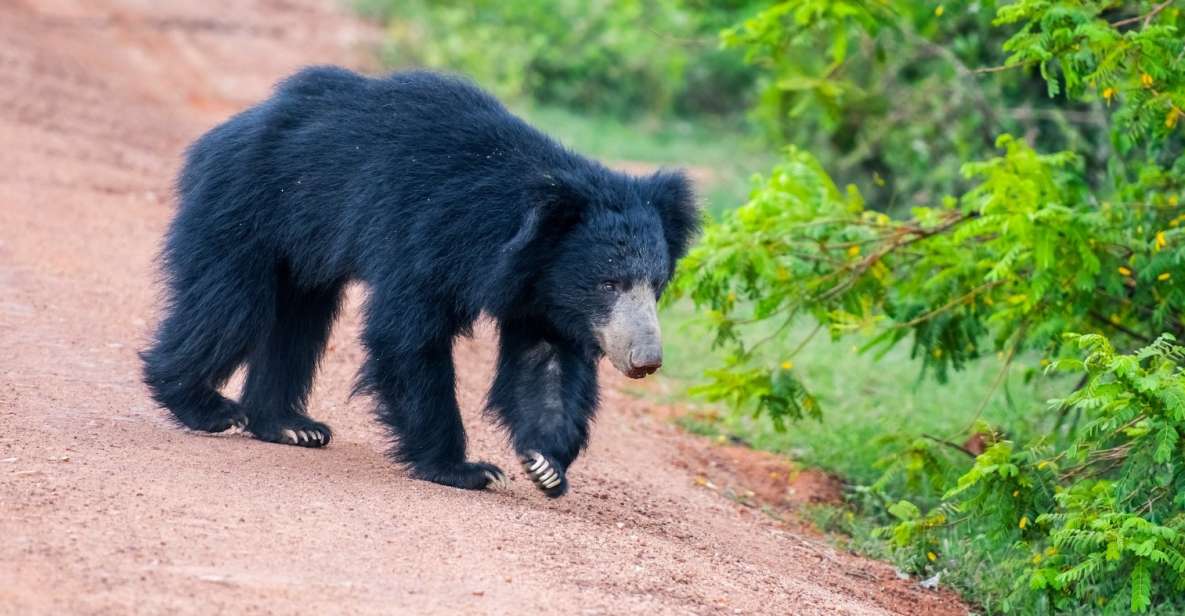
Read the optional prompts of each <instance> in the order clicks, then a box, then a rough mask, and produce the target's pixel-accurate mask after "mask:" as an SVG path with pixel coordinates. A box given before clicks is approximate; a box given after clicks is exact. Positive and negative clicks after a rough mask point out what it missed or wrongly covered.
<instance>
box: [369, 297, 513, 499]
mask: <svg viewBox="0 0 1185 616" xmlns="http://www.w3.org/2000/svg"><path fill="white" fill-rule="evenodd" d="M408 306H410V303H409V302H403V303H401V304H393V303H380V302H378V301H375V300H372V302H371V305H370V307H369V308H370V315H374V316H371V318H369V319H368V321H367V327H366V332H365V334H364V336H363V342H364V343H365V345H366V348H367V360H366V364H365V367H364V368H363V372H362V379H361V381H360V383H359V387H358V390H359V391H361V392H366V393H370V394H373V395H374V396H375V397H376V398H377V399H378V400H377V401H378V408H377V411H378V415H379V418H380V419H381V420H382V421H383V423H385V424H387V426H388V427H389V428H390V430H391V436H392V437H393V438H394V446H393V447H392V449H391V454H392V457H394V458H395V460H396V461H397V462H400V463H402V464H404V465H406V466H407V468H408V469H409V470H410V471H411V474H412V475H413V476H414V477H416V478H417V479H424V480H427V481H432V482H435V483H439V484H443V485H447V486H453V487H457V488H464V489H467V490H480V489H483V488H486V487H488V486H489V485H490V484H497V483H502V482H504V481H505V479H506V477H505V475H504V474H503V472H502V471H501V470H500V469H499V468H498V467H496V466H494V465H493V464H489V463H486V462H479V461H475V462H470V461H468V460H466V457H465V428H464V426H463V425H462V424H461V411H460V409H459V408H458V406H457V397H456V377H455V369H454V367H453V357H452V334H453V331H452V329H451V328H449V327H447V325H448V324H447V323H437V322H433V321H430V320H428V319H427V318H426V317H425V315H430V314H433V313H432V312H430V311H426V310H421V311H415V310H409V309H408ZM400 308H403V309H402V310H400ZM417 317H419V318H418V320H417ZM425 332H436V333H438V335H437V336H436V337H434V338H425V337H424V333H425Z"/></svg>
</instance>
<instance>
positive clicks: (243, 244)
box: [142, 67, 698, 497]
mask: <svg viewBox="0 0 1185 616" xmlns="http://www.w3.org/2000/svg"><path fill="white" fill-rule="evenodd" d="M177 193H178V200H179V206H178V211H177V213H176V216H175V218H174V219H173V221H172V223H171V225H170V227H169V230H168V233H167V236H166V238H165V245H164V249H163V251H162V257H161V258H162V261H163V271H164V278H165V280H166V282H167V286H168V303H167V306H166V309H165V313H164V315H163V318H162V320H161V322H160V324H159V326H158V330H157V332H156V335H155V337H154V339H153V342H152V344H151V346H150V348H148V349H147V350H145V351H144V352H143V353H142V359H143V362H144V381H145V383H146V384H147V386H148V388H149V389H150V390H151V393H152V396H153V398H154V399H155V401H156V402H157V403H159V404H160V405H161V406H163V407H165V408H167V409H168V410H169V411H171V412H172V414H173V415H174V416H175V417H176V420H177V421H178V422H180V423H181V424H183V425H184V426H186V427H188V428H190V429H193V430H202V431H206V432H220V431H224V430H227V429H228V428H231V427H240V428H243V429H245V430H246V431H248V432H250V433H251V434H252V435H254V436H255V437H257V438H259V439H261V440H264V441H269V442H274V443H286V444H289V445H298V446H302V447H323V446H325V445H327V444H328V443H329V440H330V436H331V432H330V429H329V427H328V426H326V425H325V424H323V423H321V422H318V421H315V420H314V419H312V418H311V417H309V415H308V414H307V413H306V408H305V405H306V400H307V398H308V394H309V389H310V386H311V383H312V379H313V375H314V372H315V371H316V368H317V364H318V362H319V360H320V357H321V355H322V352H323V351H324V348H325V344H326V340H327V338H328V336H329V331H330V327H331V325H332V323H333V321H334V318H335V317H336V316H337V314H338V310H339V307H340V305H341V298H342V290H343V287H345V285H346V284H347V283H348V282H350V281H353V280H357V281H360V282H362V283H363V284H364V285H365V286H366V287H367V289H368V294H367V300H366V304H365V315H364V318H365V325H364V332H363V334H362V341H363V344H364V347H365V350H366V360H365V364H364V366H363V368H362V370H361V372H360V376H359V381H358V384H357V386H356V389H355V391H356V392H363V393H366V394H369V395H371V396H373V397H374V398H375V400H376V402H377V414H378V417H379V419H380V420H381V421H382V422H383V423H385V424H387V425H388V426H389V427H390V432H391V436H392V437H393V447H392V450H391V455H392V457H393V458H394V459H395V460H396V461H397V462H399V463H402V464H404V465H406V467H407V468H408V469H409V471H410V472H411V474H412V475H413V476H415V477H417V478H420V479H425V480H428V481H434V482H436V483H440V484H444V485H449V486H456V487H459V488H467V489H482V488H485V487H487V486H488V485H489V484H490V483H491V482H502V481H504V480H505V475H503V473H502V471H501V470H499V469H498V467H496V466H494V465H492V464H488V463H485V462H472V461H468V460H467V459H466V455H465V431H464V428H463V427H462V425H461V414H460V412H459V410H458V408H457V400H456V393H455V382H454V377H455V369H454V367H453V361H452V349H453V340H454V339H455V338H456V337H457V336H458V335H468V334H469V333H470V331H471V327H472V325H473V323H474V321H475V320H476V319H477V318H478V317H479V315H480V314H481V313H482V312H484V313H486V314H487V315H489V316H490V317H491V318H493V319H494V320H495V321H496V322H497V326H498V331H499V335H500V343H499V357H498V364H497V376H496V377H495V379H494V382H493V385H492V387H491V390H490V392H489V395H488V407H487V413H488V414H489V415H490V416H492V417H493V418H494V419H495V420H496V421H497V422H498V423H500V424H501V425H502V426H504V427H505V429H506V430H507V431H508V432H509V434H510V438H511V441H512V444H513V446H514V449H515V451H516V452H517V454H518V456H519V459H520V461H521V463H522V465H523V467H524V469H525V470H526V472H527V474H528V476H529V477H530V478H531V480H532V481H533V482H534V483H535V485H536V486H537V487H538V488H539V489H540V490H542V491H543V492H544V493H545V494H547V495H548V496H552V497H556V496H560V495H562V494H564V493H565V491H566V490H567V488H568V482H567V479H566V477H565V471H566V470H567V469H568V467H569V466H570V465H571V464H572V462H573V461H574V460H575V459H576V456H577V455H578V454H579V453H580V451H581V450H582V449H583V448H584V446H585V444H586V443H587V440H588V433H589V422H590V421H591V420H592V418H593V413H594V411H595V410H596V406H597V397H598V395H597V371H596V365H597V361H598V359H599V358H600V357H601V356H608V358H609V360H610V362H612V364H613V366H614V367H616V368H617V369H618V370H620V371H621V372H623V373H625V374H626V375H628V376H630V377H633V378H642V377H644V376H646V375H648V374H651V373H653V372H654V371H655V370H657V369H658V367H659V366H660V365H661V363H662V348H661V341H660V338H659V326H658V320H657V317H656V314H655V302H656V300H657V299H658V297H659V296H660V295H661V294H662V291H663V287H664V286H665V285H666V284H667V282H668V280H670V278H671V275H672V273H673V271H674V268H675V262H676V261H677V260H678V259H679V258H680V257H681V256H682V255H683V254H684V253H685V252H686V251H687V248H688V243H689V242H690V241H691V240H692V238H693V236H694V235H695V233H696V231H697V223H698V213H697V210H696V207H695V205H694V198H693V195H692V190H691V187H690V185H689V182H688V180H687V178H686V177H685V176H684V175H683V174H682V173H679V172H659V173H656V174H654V175H650V176H645V177H635V176H630V175H626V174H622V173H618V172H615V171H611V170H610V169H608V168H606V167H604V166H603V165H601V164H599V163H597V162H595V161H592V160H589V159H587V158H583V157H581V156H579V155H577V154H575V153H573V152H571V151H568V150H567V149H565V148H564V147H562V146H561V145H559V144H558V143H557V142H555V141H553V140H552V139H550V138H548V137H547V136H545V135H543V134H542V133H540V132H539V131H537V130H535V129H534V128H532V127H531V126H528V125H527V124H526V123H525V122H523V121H522V120H520V119H519V118H517V117H515V116H514V115H512V114H511V113H510V112H508V111H507V110H506V108H504V107H503V106H502V105H501V104H500V103H499V102H498V101H497V100H496V99H494V98H493V97H492V96H491V95H489V94H487V93H486V92H484V91H482V90H480V89H479V88H477V87H476V86H474V85H472V84H470V83H469V82H467V81H465V80H463V79H461V78H457V77H449V76H443V75H440V74H435V73H431V72H424V71H414V72H400V73H395V74H392V75H389V76H386V77H382V78H369V77H365V76H362V75H359V74H356V73H353V72H350V71H347V70H345V69H340V68H335V67H317V68H310V69H305V70H303V71H301V72H299V73H297V74H296V75H294V76H292V77H289V78H288V79H286V80H284V81H282V82H281V83H280V84H279V85H278V86H277V88H276V91H275V93H274V95H273V96H272V97H271V98H269V99H267V100H265V101H264V102H262V103H260V104H258V105H257V106H255V107H252V108H250V109H248V110H246V111H244V112H242V113H240V114H238V115H237V116H234V117H233V118H231V119H230V120H228V121H227V122H225V123H224V124H222V125H220V126H217V127H215V128H214V129H212V130H211V131H210V132H208V133H206V134H205V135H204V136H202V137H201V138H199V139H198V140H197V141H196V142H195V143H193V145H191V146H190V147H189V149H188V151H187V154H186V160H185V163H184V166H183V168H182V170H181V173H180V176H179V178H178V181H177ZM244 363H245V364H246V366H247V376H246V382H245V384H244V386H243V392H242V396H241V399H240V400H239V401H238V402H235V401H232V400H229V399H227V398H225V397H223V396H222V395H221V394H220V393H219V389H220V388H221V387H222V386H223V385H224V384H225V383H226V381H227V379H228V378H229V377H230V375H231V374H232V373H233V372H234V371H235V370H236V369H237V368H238V367H239V366H240V365H241V364H244Z"/></svg>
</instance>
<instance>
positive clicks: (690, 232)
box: [648, 170, 700, 270]
mask: <svg viewBox="0 0 1185 616" xmlns="http://www.w3.org/2000/svg"><path fill="white" fill-rule="evenodd" d="M648 179H649V183H650V191H649V192H650V203H651V205H653V206H654V208H655V209H657V210H658V217H659V220H661V221H662V232H663V235H664V236H665V237H666V240H667V251H668V254H669V255H670V259H671V269H672V270H673V269H674V267H675V262H677V261H678V260H679V259H682V258H683V255H685V254H687V249H688V247H689V246H690V245H691V241H692V240H693V239H695V236H696V235H697V234H699V230H700V211H699V208H697V207H696V205H695V190H694V189H692V187H691V180H689V179H688V178H687V174H685V173H683V172H682V171H666V170H664V171H659V172H658V173H655V174H654V175H652V176H650V178H648Z"/></svg>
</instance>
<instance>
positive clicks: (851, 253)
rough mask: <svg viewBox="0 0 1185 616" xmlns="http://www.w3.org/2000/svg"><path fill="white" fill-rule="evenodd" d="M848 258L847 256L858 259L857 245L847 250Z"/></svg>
mask: <svg viewBox="0 0 1185 616" xmlns="http://www.w3.org/2000/svg"><path fill="white" fill-rule="evenodd" d="M848 256H849V257H858V256H860V245H859V244H857V245H855V246H852V247H851V248H849V249H848Z"/></svg>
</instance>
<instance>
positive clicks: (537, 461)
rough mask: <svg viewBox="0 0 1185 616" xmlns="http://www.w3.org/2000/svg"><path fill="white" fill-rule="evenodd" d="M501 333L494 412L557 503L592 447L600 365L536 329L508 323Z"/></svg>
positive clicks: (529, 471) (537, 480) (529, 473)
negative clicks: (573, 466)
mask: <svg viewBox="0 0 1185 616" xmlns="http://www.w3.org/2000/svg"><path fill="white" fill-rule="evenodd" d="M500 331H501V342H500V344H499V356H498V374H497V376H496V377H495V379H494V384H493V387H492V388H491V389H490V395H489V410H490V412H492V413H494V414H495V416H496V418H497V419H498V421H499V422H500V423H501V424H502V425H504V426H506V428H507V429H508V430H509V432H510V437H511V441H512V443H513V445H514V449H515V451H516V452H517V453H518V455H519V459H520V461H521V462H522V464H523V470H525V471H526V473H527V476H528V477H530V479H531V481H532V482H534V483H535V486H536V487H538V488H539V489H540V490H542V491H543V493H544V494H546V495H547V496H550V497H552V498H555V497H558V496H562V495H563V494H564V493H565V492H567V490H568V479H567V470H568V467H569V466H571V464H572V462H573V461H575V460H576V456H578V455H579V454H580V451H581V450H582V449H583V448H584V446H585V445H586V444H587V443H588V431H589V422H590V421H591V420H592V416H593V414H594V412H595V411H596V406H597V380H596V379H597V372H596V363H595V361H594V360H593V359H591V358H586V357H582V356H581V355H580V354H579V353H578V352H575V351H574V350H572V349H568V348H566V347H565V346H564V345H561V344H554V343H551V342H548V341H547V340H545V339H544V337H543V335H542V334H541V333H540V332H538V331H537V329H536V328H535V327H534V326H533V325H532V324H528V323H525V322H506V323H503V324H502V326H501V327H500Z"/></svg>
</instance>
